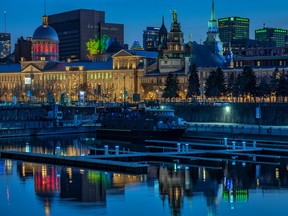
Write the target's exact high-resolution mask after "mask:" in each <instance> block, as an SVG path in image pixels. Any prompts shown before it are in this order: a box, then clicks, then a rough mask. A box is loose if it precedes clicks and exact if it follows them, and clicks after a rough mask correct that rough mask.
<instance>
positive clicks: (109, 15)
mask: <svg viewBox="0 0 288 216" xmlns="http://www.w3.org/2000/svg"><path fill="white" fill-rule="evenodd" d="M265 1H266V0H264V1H262V4H260V5H259V3H257V2H252V1H248V0H242V1H229V2H227V1H225V0H215V14H216V19H219V18H223V17H229V16H240V17H245V18H249V19H250V38H251V39H254V36H255V35H254V30H256V29H260V28H263V26H264V25H265V27H273V28H283V29H288V23H287V20H288V14H287V12H286V8H287V7H288V2H287V1H285V0H275V1H274V2H273V3H271V1H269V2H268V0H267V3H266V4H265V3H264V2H265ZM44 2H45V0H42V1H39V0H37V1H36V0H28V1H26V2H25V4H28V5H29V7H26V6H25V10H23V8H22V7H21V5H23V2H22V1H20V0H12V1H7V0H5V1H4V2H3V3H2V6H1V11H2V16H0V32H5V29H6V32H7V33H11V48H12V49H11V51H12V52H13V50H14V44H15V43H16V41H17V38H19V37H21V36H23V37H24V38H26V37H32V36H33V33H34V30H35V29H36V28H37V27H38V26H40V25H41V24H42V16H43V15H44V14H45V11H46V15H48V16H49V15H52V14H57V13H61V12H66V11H71V10H77V9H91V10H100V11H105V14H106V22H109V23H121V24H124V42H125V43H127V44H129V47H130V46H131V45H132V44H133V42H134V41H135V40H138V41H139V42H140V44H141V46H143V44H142V42H143V41H142V35H143V30H145V29H146V27H147V26H153V27H160V25H161V22H162V16H164V18H165V25H166V28H167V30H168V31H169V30H170V23H171V21H172V17H171V11H172V10H174V9H175V10H176V11H177V13H178V21H179V22H180V23H181V27H182V32H183V33H184V40H185V42H188V40H189V35H192V40H193V41H196V42H198V43H201V42H203V41H205V40H206V32H207V29H208V26H207V23H208V20H209V19H210V14H211V2H212V0H205V1H201V2H197V3H194V2H193V1H191V0H190V1H189V0H181V4H179V1H177V2H176V1H175V0H166V1H163V0H156V1H152V0H147V1H145V2H143V1H137V0H136V1H131V0H126V1H121V0H105V1H104V0H82V1H81V2H80V1H79V0H70V1H69V2H65V3H64V2H62V1H57V2H54V1H51V0H46V7H44ZM45 8H46V10H45ZM270 14H272V16H270ZM268 15H269V16H268Z"/></svg>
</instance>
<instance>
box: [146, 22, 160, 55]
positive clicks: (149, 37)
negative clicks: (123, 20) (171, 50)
mask: <svg viewBox="0 0 288 216" xmlns="http://www.w3.org/2000/svg"><path fill="white" fill-rule="evenodd" d="M159 30H160V28H159V27H147V28H146V30H144V32H143V49H144V50H146V51H157V50H158V44H159Z"/></svg>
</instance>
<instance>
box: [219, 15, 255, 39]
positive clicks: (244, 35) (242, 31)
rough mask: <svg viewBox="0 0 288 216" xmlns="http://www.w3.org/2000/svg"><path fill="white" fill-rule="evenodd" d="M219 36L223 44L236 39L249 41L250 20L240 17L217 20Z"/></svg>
mask: <svg viewBox="0 0 288 216" xmlns="http://www.w3.org/2000/svg"><path fill="white" fill-rule="evenodd" d="M218 26H219V36H220V39H221V41H222V42H223V43H224V44H228V43H229V42H231V43H233V41H234V40H238V39H249V28H250V20H249V19H248V18H242V17H226V18H221V19H218Z"/></svg>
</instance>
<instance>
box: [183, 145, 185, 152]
mask: <svg viewBox="0 0 288 216" xmlns="http://www.w3.org/2000/svg"><path fill="white" fill-rule="evenodd" d="M182 152H185V144H183V145H182Z"/></svg>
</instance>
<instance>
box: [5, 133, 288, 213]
mask: <svg viewBox="0 0 288 216" xmlns="http://www.w3.org/2000/svg"><path fill="white" fill-rule="evenodd" d="M1 141H2V140H1ZM1 143H2V144H1V149H3V150H21V151H31V152H38V153H45V154H57V151H60V153H59V154H61V155H69V156H72V155H77V156H79V155H86V154H88V153H89V151H90V149H91V148H94V147H97V148H102V147H103V146H104V145H109V147H111V148H112V149H113V148H114V147H115V145H119V146H120V149H121V150H123V151H128V150H129V151H139V150H142V151H145V150H146V149H145V148H144V147H143V146H141V145H137V146H136V147H133V146H132V145H131V144H129V143H121V142H108V141H99V140H97V139H96V138H95V137H94V136H93V135H89V134H86V135H81V136H78V135H69V136H65V137H61V136H60V137H56V136H55V137H34V138H30V139H29V138H24V139H23V138H18V139H6V140H3V141H2V142H1ZM287 166H288V165H287V162H285V161H281V163H280V164H279V165H277V164H273V165H270V164H257V163H255V164H250V163H247V164H246V165H245V166H243V164H242V163H238V162H236V164H235V165H233V164H232V163H231V162H227V163H223V164H221V166H220V167H217V166H215V167H214V168H213V167H210V168H207V167H206V168H205V167H203V166H193V167H187V166H183V165H176V164H151V166H150V167H149V169H148V174H147V175H137V176H135V175H127V174H123V173H111V172H103V171H97V170H88V169H81V168H72V167H64V166H57V165H47V164H34V163H28V162H21V161H11V160H6V159H1V160H0V200H1V202H0V209H1V216H2V215H3V216H5V215H12V216H14V215H23V216H24V215H27V216H28V215H29V216H31V215H45V216H55V215H63V214H67V215H68V214H69V215H70V216H74V215H105V216H108V215H109V216H110V215H111V216H112V215H128V216H129V215H131V216H132V215H137V216H146V215H166V216H168V215H175V216H176V215H183V216H186V215H209V216H210V215H215V216H216V215H219V216H222V215H223V216H224V215H236V216H240V215H252V214H255V215H263V216H266V215H267V216H268V215H272V214H275V215H287V214H286V206H287V204H288V199H287V198H288V172H287Z"/></svg>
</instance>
